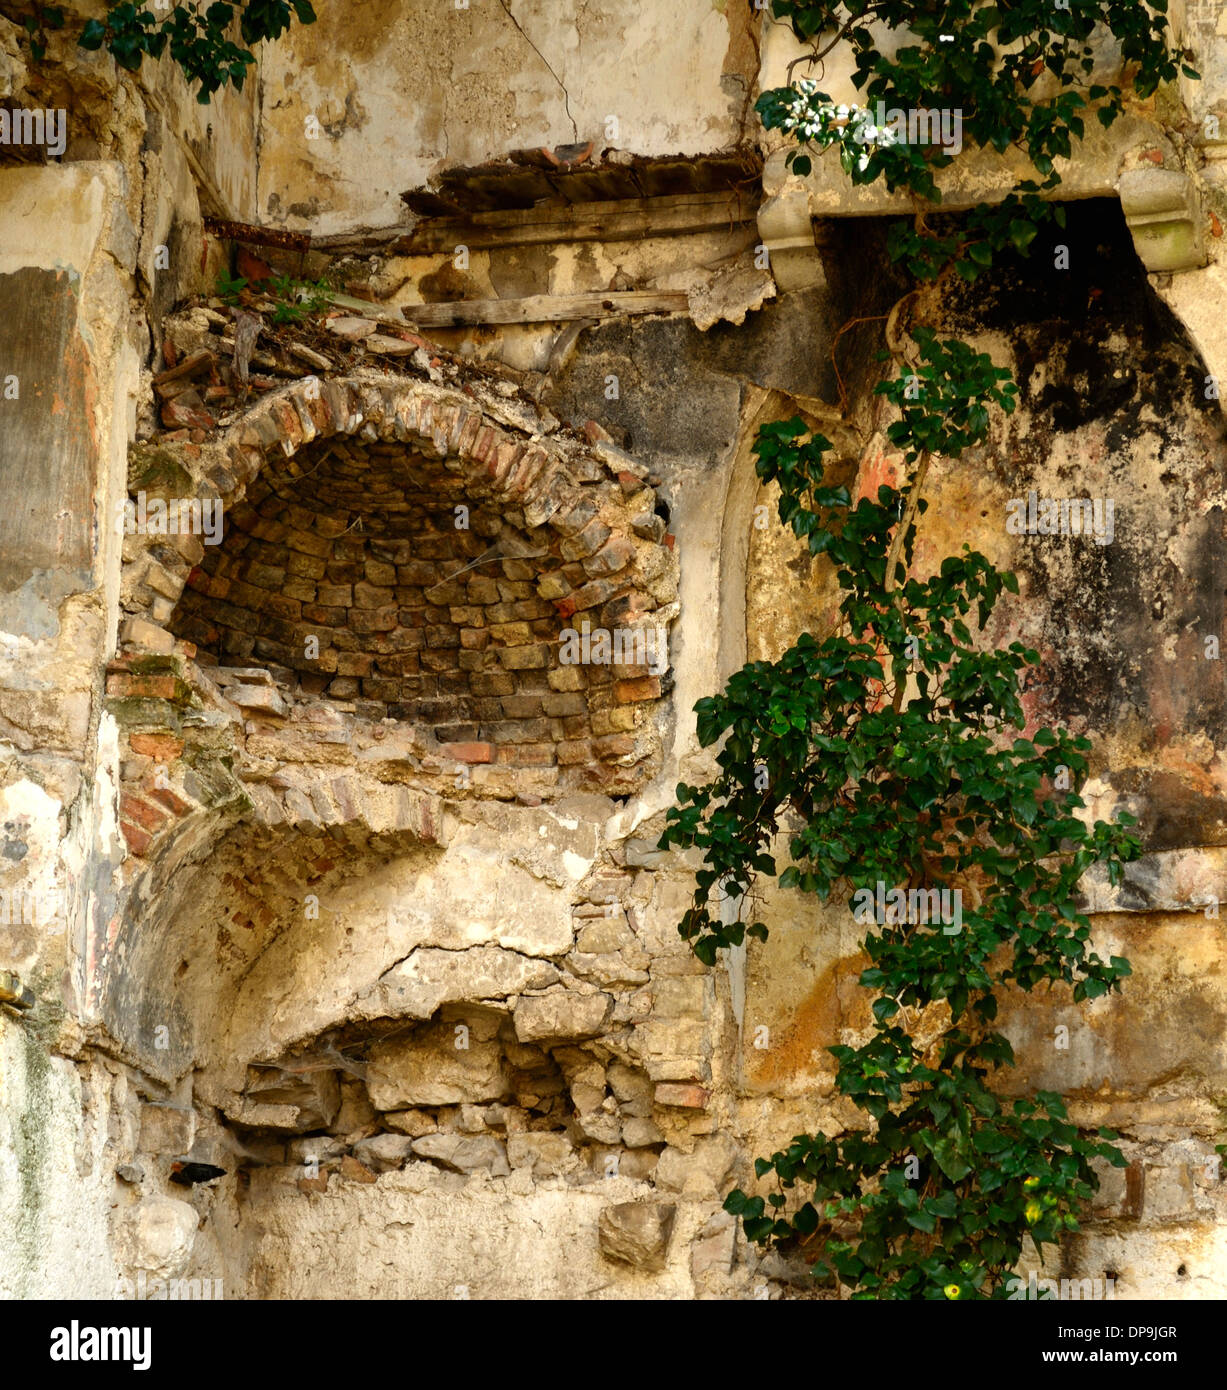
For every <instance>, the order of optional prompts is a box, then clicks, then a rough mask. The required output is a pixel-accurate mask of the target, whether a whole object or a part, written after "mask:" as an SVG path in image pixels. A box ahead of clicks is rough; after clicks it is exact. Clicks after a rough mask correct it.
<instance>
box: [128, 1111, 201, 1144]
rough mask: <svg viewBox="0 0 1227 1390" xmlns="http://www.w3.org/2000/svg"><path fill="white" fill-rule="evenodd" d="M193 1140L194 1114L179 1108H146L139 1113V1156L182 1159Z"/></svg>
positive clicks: (194, 1137) (194, 1130)
mask: <svg viewBox="0 0 1227 1390" xmlns="http://www.w3.org/2000/svg"><path fill="white" fill-rule="evenodd" d="M195 1140H196V1112H195V1111H194V1110H190V1109H188V1108H186V1107H183V1106H178V1105H160V1104H156V1103H155V1104H152V1105H146V1106H144V1107H143V1108H142V1110H141V1142H140V1148H141V1152H142V1153H149V1154H177V1155H179V1156H180V1157H182V1156H183V1155H184V1154H186V1153H187V1152H188V1151H189V1150H190V1149H191V1147H192V1145H193V1143H194V1142H195Z"/></svg>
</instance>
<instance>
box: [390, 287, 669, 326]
mask: <svg viewBox="0 0 1227 1390" xmlns="http://www.w3.org/2000/svg"><path fill="white" fill-rule="evenodd" d="M686 307H687V296H686V295H685V294H684V293H682V292H680V291H675V290H671V291H657V290H625V291H621V292H615V291H611V292H608V293H605V294H534V295H531V296H530V297H529V298H527V299H458V300H453V301H451V302H450V303H447V304H406V305H405V310H404V312H405V317H406V318H409V319H412V320H413V322H414V323H416V324H417V325H418V326H419V327H420V328H458V327H462V326H464V325H469V324H487V323H564V322H566V321H567V320H568V319H601V318H621V317H623V316H625V315H628V314H673V313H680V312H682V311H684V310H685V309H686Z"/></svg>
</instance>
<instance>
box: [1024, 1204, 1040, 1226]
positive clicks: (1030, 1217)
mask: <svg viewBox="0 0 1227 1390" xmlns="http://www.w3.org/2000/svg"><path fill="white" fill-rule="evenodd" d="M1025 1214H1026V1217H1027V1225H1028V1226H1034V1225H1035V1223H1036V1222H1037V1221H1038V1220H1039V1219H1040V1217H1041V1216H1043V1214H1044V1208H1043V1207H1042V1206H1040V1204H1039V1203H1038V1202H1028V1203H1027V1206H1026V1209H1025Z"/></svg>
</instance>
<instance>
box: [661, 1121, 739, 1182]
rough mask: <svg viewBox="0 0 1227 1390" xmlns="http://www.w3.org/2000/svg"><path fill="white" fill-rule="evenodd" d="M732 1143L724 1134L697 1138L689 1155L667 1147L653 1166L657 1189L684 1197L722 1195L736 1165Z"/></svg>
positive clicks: (735, 1155) (736, 1155) (734, 1144)
mask: <svg viewBox="0 0 1227 1390" xmlns="http://www.w3.org/2000/svg"><path fill="white" fill-rule="evenodd" d="M737 1158H738V1149H737V1144H736V1142H735V1141H734V1140H733V1139H732V1138H731V1137H730V1136H729V1135H727V1134H713V1135H710V1136H709V1137H708V1138H706V1139H700V1140H699V1141H698V1142H697V1143H696V1144H695V1147H694V1152H693V1153H683V1152H682V1150H681V1149H676V1148H668V1149H666V1150H665V1151H664V1153H662V1154H661V1156H660V1162H659V1163H658V1164H657V1166H656V1183H657V1186H659V1187H663V1188H667V1189H668V1190H669V1191H670V1192H684V1193H685V1194H686V1195H687V1196H695V1197H715V1196H723V1195H724V1194H723V1192H722V1191H721V1189H722V1188H723V1186H724V1184H725V1182H726V1181H727V1180H728V1177H729V1175H730V1174H731V1173H732V1171H733V1165H734V1164H735V1163H736V1162H737Z"/></svg>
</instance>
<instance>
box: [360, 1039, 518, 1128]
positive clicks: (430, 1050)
mask: <svg viewBox="0 0 1227 1390" xmlns="http://www.w3.org/2000/svg"><path fill="white" fill-rule="evenodd" d="M461 1030H463V1031H461ZM366 1084H367V1090H368V1091H369V1092H370V1096H371V1102H372V1104H374V1106H375V1107H376V1109H379V1110H403V1109H407V1108H409V1107H411V1106H417V1105H461V1104H463V1103H464V1102H466V1101H472V1102H474V1103H480V1102H481V1101H487V1100H501V1099H502V1098H503V1096H505V1095H507V1094H508V1089H509V1088H508V1083H507V1076H506V1073H505V1071H504V1068H503V1053H502V1049H501V1048H500V1047H499V1045H498V1043H497V1042H495V1041H494V1040H493V1039H490V1040H484V1041H483V1040H482V1039H481V1038H479V1037H478V1036H477V1035H476V1033H472V1034H470V1033H469V1032H468V1030H467V1028H466V1026H465V1025H463V1024H459V1025H457V1024H445V1023H441V1024H436V1025H434V1026H432V1027H429V1028H423V1029H421V1030H419V1031H418V1032H416V1033H414V1034H413V1036H412V1037H403V1038H395V1039H391V1040H389V1041H388V1042H384V1043H379V1044H377V1045H376V1046H375V1047H373V1048H372V1049H371V1058H370V1065H369V1067H368V1068H367V1076H366Z"/></svg>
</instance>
